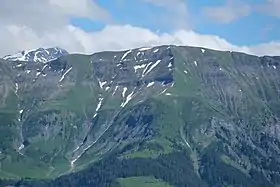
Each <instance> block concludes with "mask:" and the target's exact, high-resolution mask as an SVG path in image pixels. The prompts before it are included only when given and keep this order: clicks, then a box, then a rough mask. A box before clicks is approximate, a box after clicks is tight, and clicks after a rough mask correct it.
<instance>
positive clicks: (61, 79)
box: [59, 67, 72, 82]
mask: <svg viewBox="0 0 280 187" xmlns="http://www.w3.org/2000/svg"><path fill="white" fill-rule="evenodd" d="M71 69H72V67H70V68H69V69H68V70H67V71H66V72H65V73H64V74H63V75H62V77H61V78H60V80H59V82H61V81H63V79H64V77H65V75H66V74H67V73H69V72H70V71H71Z"/></svg>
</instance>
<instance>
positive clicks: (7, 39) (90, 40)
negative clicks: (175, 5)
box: [0, 0, 280, 56]
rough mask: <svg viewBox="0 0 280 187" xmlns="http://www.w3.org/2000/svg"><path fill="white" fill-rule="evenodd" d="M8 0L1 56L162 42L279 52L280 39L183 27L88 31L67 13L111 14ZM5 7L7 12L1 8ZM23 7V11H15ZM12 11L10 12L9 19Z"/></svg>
mask: <svg viewBox="0 0 280 187" xmlns="http://www.w3.org/2000/svg"><path fill="white" fill-rule="evenodd" d="M9 1H15V0H2V1H1V6H0V26H1V29H0V43H1V46H0V56H4V55H7V54H11V53H14V52H17V51H19V50H24V49H32V48H38V47H53V46H60V47H62V48H65V49H66V50H68V51H70V52H82V53H93V52H97V51H103V50H124V49H128V48H136V47H142V46H147V45H148V46H150V45H161V44H175V45H190V46H201V47H207V48H212V49H217V50H233V51H242V52H246V53H250V54H257V55H264V54H267V55H280V42H271V43H265V44H260V45H257V46H236V45H233V44H230V43H229V42H227V41H226V40H225V39H223V38H220V37H218V36H214V35H202V34H198V33H195V32H194V31H191V30H184V29H179V30H177V31H174V32H173V33H161V34H159V33H155V32H152V31H150V30H149V29H147V28H141V27H134V26H131V25H112V24H107V26H106V27H105V28H104V29H102V30H100V31H96V32H90V33H89V32H85V31H84V30H82V29H80V28H77V27H74V26H73V25H71V24H69V18H68V17H67V15H65V14H68V15H76V16H77V15H79V16H89V17H91V18H92V19H103V20H104V19H105V20H106V19H108V18H109V14H108V13H106V11H105V10H102V9H101V8H100V7H99V8H98V9H100V11H101V12H104V16H103V17H102V18H101V17H98V16H100V15H101V14H100V15H96V16H94V14H95V13H94V11H93V9H94V8H89V7H86V6H83V5H81V7H80V8H81V9H83V8H84V11H83V12H76V10H72V8H71V7H73V6H78V4H74V3H73V4H72V5H69V4H68V5H67V6H66V9H65V10H63V11H64V12H63V11H62V10H60V9H62V5H63V4H56V5H53V4H51V3H50V0H49V1H47V0H40V2H41V3H42V4H43V5H42V4H40V3H38V2H39V1H37V0H29V2H30V3H31V2H33V4H32V3H31V4H29V7H28V6H25V5H23V4H22V7H21V8H19V7H15V10H13V8H11V7H9V6H11V4H9V3H8V2H9ZM71 1H77V0H71ZM82 1H83V2H84V3H85V4H86V3H88V2H87V0H79V2H81V4H82ZM3 2H4V3H3ZM69 2H70V1H69ZM91 2H93V1H91ZM5 3H6V4H5ZM2 5H3V6H2ZM42 6H45V7H46V8H48V9H47V10H48V11H45V10H44V8H43V7H42ZM92 6H93V7H95V6H97V5H96V4H95V5H92ZM3 7H4V8H3ZM35 7H37V10H34V8H35ZM67 7H68V8H67ZM5 8H6V9H7V10H6V9H5ZM4 9H5V11H6V14H5V13H3V12H2V10H3V11H4ZM29 9H30V10H29ZM20 10H22V11H23V12H19V14H18V15H14V14H16V13H17V11H20ZM9 11H11V13H9ZM41 11H45V12H41ZM47 12H48V13H47ZM66 12H67V13H66ZM9 14H11V15H10V19H9ZM2 15H5V16H2ZM29 18H30V19H29ZM48 18H50V20H49V19H48ZM45 24H46V25H45ZM42 28H46V29H42Z"/></svg>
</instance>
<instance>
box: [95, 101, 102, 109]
mask: <svg viewBox="0 0 280 187" xmlns="http://www.w3.org/2000/svg"><path fill="white" fill-rule="evenodd" d="M102 101H103V98H99V103H98V104H97V107H96V109H95V111H96V112H97V111H99V109H100V107H101V104H102Z"/></svg>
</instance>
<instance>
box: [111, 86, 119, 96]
mask: <svg viewBox="0 0 280 187" xmlns="http://www.w3.org/2000/svg"><path fill="white" fill-rule="evenodd" d="M118 87H119V86H116V87H115V90H114V92H113V94H112V95H115V93H116V91H117V89H118Z"/></svg>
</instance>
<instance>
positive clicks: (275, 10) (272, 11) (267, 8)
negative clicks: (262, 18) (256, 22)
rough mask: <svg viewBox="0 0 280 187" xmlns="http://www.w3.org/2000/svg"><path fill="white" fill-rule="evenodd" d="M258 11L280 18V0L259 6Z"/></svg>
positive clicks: (269, 1)
mask: <svg viewBox="0 0 280 187" xmlns="http://www.w3.org/2000/svg"><path fill="white" fill-rule="evenodd" d="M256 9H257V10H258V11H260V12H264V13H266V14H268V15H271V16H275V17H278V18H280V0H266V3H264V4H262V5H257V6H256Z"/></svg>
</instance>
